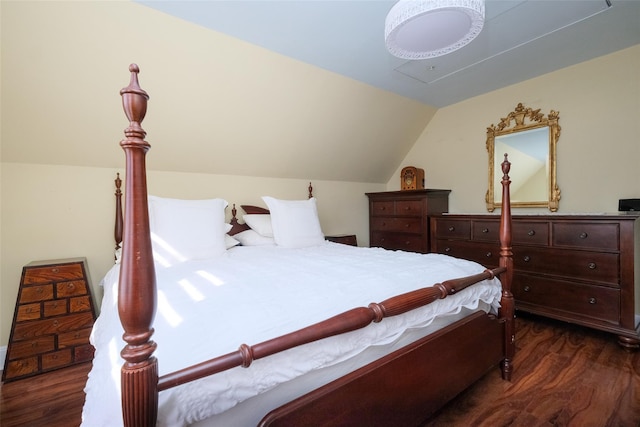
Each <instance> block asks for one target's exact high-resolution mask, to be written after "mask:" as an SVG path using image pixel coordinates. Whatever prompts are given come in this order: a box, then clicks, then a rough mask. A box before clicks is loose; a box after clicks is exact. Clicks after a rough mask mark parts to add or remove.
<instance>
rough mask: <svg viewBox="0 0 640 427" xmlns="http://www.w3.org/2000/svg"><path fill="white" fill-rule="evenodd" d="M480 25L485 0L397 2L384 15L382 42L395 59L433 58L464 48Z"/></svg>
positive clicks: (482, 24) (416, 0)
mask: <svg viewBox="0 0 640 427" xmlns="http://www.w3.org/2000/svg"><path fill="white" fill-rule="evenodd" d="M483 26H484V0H399V1H398V3H396V4H395V5H393V7H392V8H391V10H390V11H389V14H388V15H387V19H386V21H385V29H384V39H385V43H386V45H387V49H388V50H389V52H390V53H391V54H392V55H394V56H397V57H398V58H403V59H427V58H435V57H436V56H442V55H446V54H447V53H451V52H453V51H455V50H458V49H460V48H461V47H463V46H466V45H467V44H469V43H470V42H471V41H472V40H473V39H475V38H476V37H477V36H478V34H480V31H481V30H482V27H483Z"/></svg>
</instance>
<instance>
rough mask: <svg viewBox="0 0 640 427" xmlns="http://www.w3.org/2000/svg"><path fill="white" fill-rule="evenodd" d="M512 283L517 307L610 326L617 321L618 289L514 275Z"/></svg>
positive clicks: (618, 307)
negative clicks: (529, 306) (542, 309)
mask: <svg viewBox="0 0 640 427" xmlns="http://www.w3.org/2000/svg"><path fill="white" fill-rule="evenodd" d="M513 282H514V286H513V295H514V297H515V299H516V307H517V306H518V303H520V302H522V303H529V304H534V305H539V306H543V307H546V308H550V309H554V310H560V311H563V312H570V313H574V314H579V315H581V316H586V317H591V318H594V319H599V320H605V321H608V322H613V323H617V322H619V320H620V291H619V290H617V289H612V288H606V287H601V286H593V285H584V284H578V283H574V282H570V281H565V280H556V279H548V278H542V277H539V276H530V275H526V274H516V276H515V278H514V281H513Z"/></svg>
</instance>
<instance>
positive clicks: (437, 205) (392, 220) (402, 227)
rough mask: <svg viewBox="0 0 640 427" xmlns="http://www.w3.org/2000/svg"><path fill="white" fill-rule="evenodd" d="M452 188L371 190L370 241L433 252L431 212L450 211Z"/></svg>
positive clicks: (389, 246)
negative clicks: (430, 239) (430, 224)
mask: <svg viewBox="0 0 640 427" xmlns="http://www.w3.org/2000/svg"><path fill="white" fill-rule="evenodd" d="M450 192H451V190H435V189H427V190H405V191H385V192H380V193H367V196H368V197H369V245H370V246H377V247H382V248H385V249H394V250H405V251H410V252H422V253H426V252H429V247H430V244H429V215H433V214H439V213H443V212H448V211H449V193H450Z"/></svg>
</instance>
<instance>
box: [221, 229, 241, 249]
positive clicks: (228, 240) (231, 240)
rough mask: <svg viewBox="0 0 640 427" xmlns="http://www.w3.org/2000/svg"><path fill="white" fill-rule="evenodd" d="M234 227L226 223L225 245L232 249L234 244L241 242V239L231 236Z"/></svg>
mask: <svg viewBox="0 0 640 427" xmlns="http://www.w3.org/2000/svg"><path fill="white" fill-rule="evenodd" d="M232 228H233V226H232V225H231V224H226V223H225V224H224V227H223V229H224V245H225V246H226V247H227V249H231V248H232V247H234V246H238V245H239V244H240V242H239V241H237V240H236V239H234V238H233V237H232V236H229V234H228V233H229V232H230V231H231V229H232Z"/></svg>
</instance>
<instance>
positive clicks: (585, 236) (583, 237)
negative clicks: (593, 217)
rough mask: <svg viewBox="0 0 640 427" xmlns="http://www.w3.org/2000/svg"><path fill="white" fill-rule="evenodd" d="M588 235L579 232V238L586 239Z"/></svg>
mask: <svg viewBox="0 0 640 427" xmlns="http://www.w3.org/2000/svg"><path fill="white" fill-rule="evenodd" d="M588 236H589V235H588V234H587V233H580V238H581V239H586V238H587V237H588Z"/></svg>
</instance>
